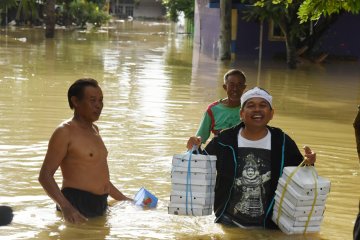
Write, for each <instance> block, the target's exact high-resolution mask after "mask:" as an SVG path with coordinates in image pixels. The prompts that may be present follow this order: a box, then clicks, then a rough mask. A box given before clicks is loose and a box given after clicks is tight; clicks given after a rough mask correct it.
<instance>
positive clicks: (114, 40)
mask: <svg viewBox="0 0 360 240" xmlns="http://www.w3.org/2000/svg"><path fill="white" fill-rule="evenodd" d="M177 31H178V29H177V28H176V27H174V26H172V25H170V24H167V23H155V22H135V21H134V22H117V23H113V24H112V25H111V26H110V27H109V28H108V29H104V30H102V31H99V32H87V31H65V30H58V31H57V32H56V36H55V38H54V39H44V37H43V35H44V33H43V30H41V29H21V28H9V29H4V28H3V29H1V35H0V56H1V57H0V86H1V87H0V116H1V117H0V136H1V137H0V166H1V168H0V205H9V206H11V207H12V208H13V209H14V213H15V216H14V219H13V222H12V224H11V225H8V226H5V227H0V239H191V238H193V239H352V230H353V225H354V221H355V217H356V215H357V212H358V203H359V197H360V187H359V180H360V179H359V160H358V157H357V152H356V146H355V137H354V129H353V126H352V123H353V120H354V118H355V116H356V113H357V105H358V104H360V65H359V63H356V62H355V63H354V62H352V63H349V62H348V63H343V62H327V63H324V64H322V65H313V64H309V63H307V62H305V61H304V62H303V63H302V64H301V65H300V66H299V68H298V69H297V70H288V69H286V66H285V64H284V63H282V62H271V61H267V62H264V63H263V64H262V68H261V72H258V67H257V63H256V62H255V61H240V60H239V61H232V62H225V63H219V62H217V61H214V60H212V59H210V58H208V57H206V56H204V55H202V54H200V53H199V51H197V50H194V51H193V44H192V39H191V38H189V36H187V35H184V34H177ZM229 68H240V69H242V70H244V71H245V73H246V74H247V78H248V82H247V84H248V88H249V87H253V86H256V85H260V86H261V87H264V88H265V89H267V90H268V91H269V92H270V93H271V94H272V95H273V98H274V108H275V115H274V119H273V120H272V121H271V122H270V125H274V126H277V127H280V128H282V129H283V130H284V131H285V132H287V133H288V134H289V135H290V136H291V137H292V138H293V139H294V140H295V141H296V142H297V144H298V146H299V148H301V147H302V146H303V145H309V146H311V147H312V148H313V150H315V151H316V152H317V163H316V169H317V171H318V173H319V175H320V176H322V177H326V178H328V179H330V181H331V192H330V194H329V196H328V199H327V201H326V210H325V214H324V219H323V222H322V225H321V231H320V232H319V233H315V234H307V235H295V236H288V235H285V234H284V233H282V232H280V231H270V230H241V229H237V228H227V227H223V226H221V225H219V224H215V223H214V215H211V216H203V217H191V216H176V215H170V214H168V212H167V206H168V204H169V196H170V191H171V178H170V174H171V159H172V155H174V154H177V153H184V152H185V151H186V149H185V144H186V141H187V139H188V137H189V136H191V135H193V134H195V132H196V129H197V127H198V124H199V122H200V120H201V117H202V115H203V112H204V110H205V109H206V107H207V105H208V104H209V103H211V102H213V101H215V100H217V99H219V98H221V97H224V96H225V92H224V90H223V89H222V76H223V74H224V73H225V72H226V71H227V70H228V69H229ZM82 77H92V78H95V79H97V80H98V81H99V84H100V85H101V87H102V90H103V94H104V109H103V112H102V115H101V117H100V119H99V121H98V122H97V125H98V126H99V128H100V133H101V135H102V137H103V140H104V142H105V144H106V146H107V148H108V151H109V158H108V162H109V168H110V175H111V180H112V182H113V183H114V185H115V186H117V187H118V188H119V189H120V190H121V191H122V192H123V193H124V194H126V195H128V196H130V197H133V196H134V194H135V193H136V192H137V191H138V190H139V189H140V188H141V187H145V188H147V189H148V190H150V191H151V192H152V193H154V194H155V195H156V196H157V197H158V198H159V202H158V206H157V208H156V209H152V210H143V209H141V208H138V207H135V206H134V205H132V204H130V203H118V202H115V201H113V200H111V198H110V200H109V202H110V205H111V207H110V208H109V213H108V214H107V215H106V216H104V217H101V218H95V219H91V220H89V221H88V222H87V223H85V224H83V225H80V226H76V225H71V224H67V223H65V222H64V221H63V220H62V217H61V214H59V213H58V212H56V210H55V204H54V202H53V201H52V200H51V199H50V198H49V197H48V196H47V195H46V193H45V192H44V191H43V189H42V187H41V186H40V185H39V183H38V180H37V178H38V174H39V169H40V166H41V164H42V161H43V159H44V155H45V152H46V149H47V144H48V140H49V138H50V136H51V134H52V132H53V130H54V129H55V127H56V126H57V125H59V124H60V123H61V122H62V121H64V120H66V119H68V118H70V117H71V116H72V111H71V110H70V109H69V107H68V103H67V97H66V96H67V95H66V94H67V89H68V87H69V86H70V84H71V83H72V82H74V81H75V80H76V79H78V78H82ZM56 180H57V181H58V183H59V184H61V174H60V172H59V171H58V172H57V173H56Z"/></svg>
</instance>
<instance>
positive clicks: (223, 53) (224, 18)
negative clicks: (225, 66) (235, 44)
mask: <svg viewBox="0 0 360 240" xmlns="http://www.w3.org/2000/svg"><path fill="white" fill-rule="evenodd" d="M231 1H232V0H220V59H221V60H230V59H231V8H232V5H231Z"/></svg>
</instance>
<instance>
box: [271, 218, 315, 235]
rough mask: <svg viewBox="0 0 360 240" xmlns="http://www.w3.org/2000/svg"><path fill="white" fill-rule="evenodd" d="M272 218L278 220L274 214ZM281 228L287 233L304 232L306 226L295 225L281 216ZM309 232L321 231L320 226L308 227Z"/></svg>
mask: <svg viewBox="0 0 360 240" xmlns="http://www.w3.org/2000/svg"><path fill="white" fill-rule="evenodd" d="M272 220H273V221H274V222H276V217H275V216H274V215H273V216H272ZM278 226H279V228H280V229H281V231H282V232H284V233H286V234H302V233H304V230H305V227H294V226H292V225H291V223H290V222H288V221H287V220H286V219H285V218H283V217H280V218H279V225H278ZM306 232H307V233H314V232H320V226H310V225H309V226H308V227H307V228H306Z"/></svg>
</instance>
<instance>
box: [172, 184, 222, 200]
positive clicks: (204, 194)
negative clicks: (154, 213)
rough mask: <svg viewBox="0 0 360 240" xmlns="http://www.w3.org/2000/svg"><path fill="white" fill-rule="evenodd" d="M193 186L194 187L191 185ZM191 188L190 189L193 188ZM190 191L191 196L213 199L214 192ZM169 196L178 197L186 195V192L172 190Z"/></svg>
mask: <svg viewBox="0 0 360 240" xmlns="http://www.w3.org/2000/svg"><path fill="white" fill-rule="evenodd" d="M193 186H194V185H193ZM193 186H192V187H193ZM191 190H192V194H193V195H196V196H197V197H202V198H214V196H215V195H214V194H215V193H214V191H207V192H196V191H193V189H191ZM170 194H171V195H178V196H181V195H186V191H175V190H172V191H171V193H170Z"/></svg>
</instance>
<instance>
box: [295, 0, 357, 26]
mask: <svg viewBox="0 0 360 240" xmlns="http://www.w3.org/2000/svg"><path fill="white" fill-rule="evenodd" d="M340 11H347V12H351V13H354V14H358V13H359V12H360V1H359V0H341V1H339V0H327V1H323V0H304V1H303V3H302V4H301V6H300V8H299V12H298V15H299V18H300V19H301V22H306V21H308V20H317V19H319V18H320V16H321V15H324V16H330V15H332V14H337V13H339V12H340Z"/></svg>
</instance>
